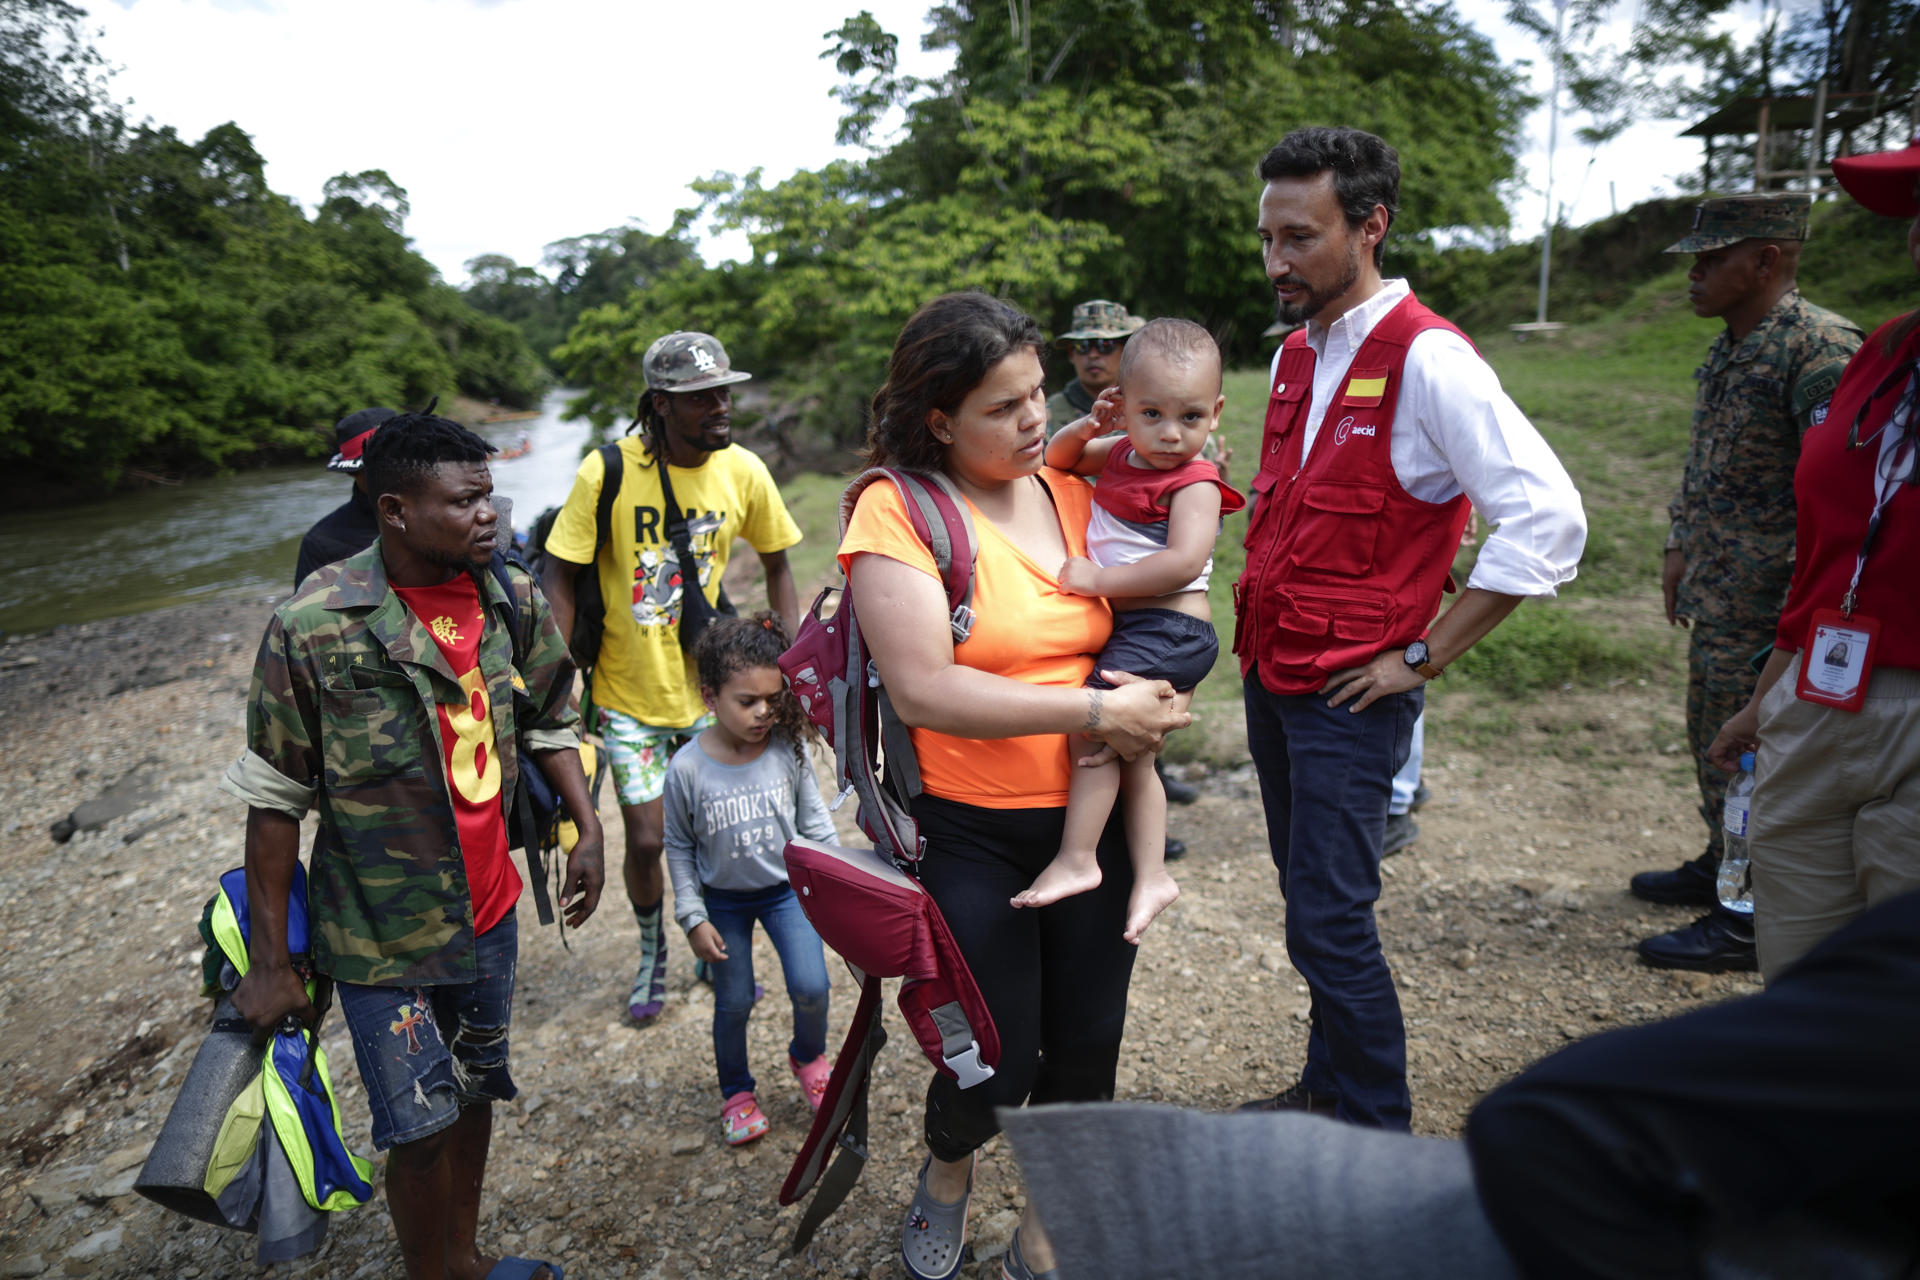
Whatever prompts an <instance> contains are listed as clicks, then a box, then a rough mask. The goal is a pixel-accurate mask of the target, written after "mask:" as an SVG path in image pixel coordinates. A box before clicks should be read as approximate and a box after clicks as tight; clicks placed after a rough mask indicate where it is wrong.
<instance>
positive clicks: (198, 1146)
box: [133, 995, 260, 1227]
mask: <svg viewBox="0 0 1920 1280" xmlns="http://www.w3.org/2000/svg"><path fill="white" fill-rule="evenodd" d="M259 1074H260V1050H259V1049H258V1048H257V1047H256V1046H255V1045H254V1043H253V1032H252V1029H251V1028H249V1027H248V1026H247V1023H246V1019H244V1018H242V1017H241V1016H240V1015H239V1014H238V1013H236V1012H235V1011H234V1008H233V999H232V997H231V996H227V995H222V996H221V997H220V999H219V1001H218V1002H217V1003H216V1004H215V1005H214V1009H213V1026H212V1028H211V1029H209V1030H208V1032H207V1038H206V1039H205V1040H203V1041H201V1042H200V1051H199V1052H198V1053H196V1054H194V1056H193V1066H192V1067H190V1068H189V1069H188V1071H187V1076H186V1079H185V1080H183V1081H181V1084H180V1092H179V1094H178V1095H177V1096H176V1097H175V1098H174V1100H173V1109H172V1110H171V1111H169V1112H167V1122H166V1123H165V1124H164V1125H162V1126H161V1127H160V1137H159V1138H158V1139H156V1140H155V1142H154V1144H153V1150H152V1151H149V1152H148V1153H147V1162H146V1164H145V1165H143V1166H142V1167H141V1169H140V1176H139V1178H138V1179H136V1180H135V1182H134V1184H133V1189H134V1190H135V1191H138V1192H139V1193H140V1194H141V1195H143V1196H145V1197H147V1199H149V1200H151V1201H153V1202H154V1203H155V1204H158V1205H160V1206H161V1207H162V1208H166V1209H171V1210H173V1211H174V1212H175V1213H184V1214H186V1215H187V1216H188V1217H189V1218H196V1219H198V1220H199V1221H201V1222H211V1223H213V1224H214V1225H215V1226H220V1227H225V1226H231V1225H232V1224H231V1223H229V1222H228V1221H227V1219H226V1216H225V1215H224V1214H222V1213H221V1212H220V1206H219V1205H218V1204H217V1203H215V1201H214V1197H213V1196H212V1195H211V1194H209V1193H208V1191H207V1188H206V1183H207V1167H208V1165H209V1163H210V1162H211V1161H212V1159H213V1152H214V1143H215V1140H216V1139H218V1138H219V1136H220V1129H221V1126H222V1125H223V1124H224V1123H225V1122H226V1119H227V1113H228V1111H229V1110H231V1109H232V1107H233V1103H234V1100H235V1099H237V1098H238V1097H239V1096H240V1094H241V1093H242V1092H243V1091H244V1090H245V1089H246V1088H247V1086H248V1085H249V1084H251V1083H252V1082H253V1080H254V1078H255V1077H257V1076H258V1075H259Z"/></svg>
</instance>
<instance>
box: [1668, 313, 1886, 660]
mask: <svg viewBox="0 0 1920 1280" xmlns="http://www.w3.org/2000/svg"><path fill="white" fill-rule="evenodd" d="M1859 345H1860V330H1859V329H1858V328H1857V327H1856V326H1855V325H1854V324H1853V323H1852V322H1851V321H1849V320H1848V319H1846V318H1845V317H1844V316H1840V315H1837V314H1835V313H1834V312H1831V311H1828V310H1826V309H1825V308H1824V307H1816V306H1814V305H1813V304H1812V303H1811V302H1808V301H1807V300H1806V299H1805V298H1803V297H1801V296H1800V294H1799V293H1798V292H1793V293H1789V294H1788V295H1787V296H1786V297H1784V298H1782V299H1781V300H1780V301H1779V302H1778V303H1776V304H1774V307H1773V310H1771V311H1769V312H1768V313H1767V314H1766V316H1765V317H1763V318H1762V319H1761V321H1760V323H1759V324H1757V325H1755V326H1754V328H1753V331H1752V332H1751V333H1749V334H1747V335H1746V337H1744V338H1741V339H1739V340H1738V341H1737V342H1736V341H1735V340H1733V338H1732V337H1731V336H1730V335H1729V334H1728V332H1727V331H1726V330H1724V329H1723V330H1721V332H1720V334H1719V336H1718V337H1716V338H1715V339H1714V340H1713V346H1712V347H1711V348H1709V349H1708V351H1707V360H1706V363H1705V364H1703V365H1701V366H1700V368H1699V369H1698V370H1696V371H1695V372H1694V378H1695V380H1696V381H1697V382H1698V383H1699V392H1698V396H1697V398H1696V399H1695V401H1694V409H1693V430H1692V434H1691V437H1690V440H1689V442H1688V445H1687V466H1686V472H1685V475H1684V478H1683V479H1682V480H1681V483H1680V491H1679V492H1678V493H1676V494H1675V495H1674V498H1673V501H1672V502H1671V503H1669V504H1668V506H1667V516H1668V518H1669V519H1670V520H1672V522H1673V527H1672V531H1671V532H1670V533H1669V535H1668V538H1667V546H1668V548H1669V549H1672V548H1678V549H1680V550H1681V551H1683V552H1685V554H1686V562H1687V568H1686V574H1685V576H1684V577H1682V578H1681V580H1680V594H1679V604H1678V609H1679V612H1681V613H1683V614H1685V615H1687V616H1688V617H1691V618H1697V619H1700V620H1703V621H1706V622H1721V623H1737V622H1741V621H1747V620H1751V621H1755V622H1761V623H1764V624H1766V625H1769V626H1770V625H1771V624H1772V623H1773V621H1774V619H1775V618H1777V617H1778V616H1779V614H1780V606H1781V604H1782V602H1783V601H1784V600H1785V599H1786V595H1787V584H1788V582H1789V581H1790V580H1791V579H1792V577H1793V518H1794V516H1793V471H1794V467H1795V465H1796V464H1797V463H1798V462H1799V459H1800V437H1801V436H1802V435H1804V434H1805V433H1806V430H1807V428H1808V427H1811V426H1813V425H1814V424H1815V423H1817V422H1819V421H1820V420H1821V419H1822V418H1824V417H1825V416H1826V411H1827V401H1828V400H1829V399H1831V398H1832V396H1833V389H1834V388H1835V387H1836V386H1838V385H1839V383H1840V373H1841V370H1843V369H1845V368H1846V365H1847V361H1848V360H1849V359H1850V358H1852V356H1853V353H1854V350H1855V349H1856V348H1858V347H1859Z"/></svg>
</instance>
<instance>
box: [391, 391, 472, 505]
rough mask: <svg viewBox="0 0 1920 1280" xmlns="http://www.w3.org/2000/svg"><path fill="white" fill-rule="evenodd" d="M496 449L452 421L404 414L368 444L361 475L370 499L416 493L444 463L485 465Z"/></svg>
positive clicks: (417, 414)
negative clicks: (427, 478) (430, 472)
mask: <svg viewBox="0 0 1920 1280" xmlns="http://www.w3.org/2000/svg"><path fill="white" fill-rule="evenodd" d="M493 451H494V450H493V446H492V445H490V444H488V443H487V442H486V441H485V440H482V439H481V438H480V437H479V436H477V435H475V434H474V433H473V432H471V431H469V430H467V429H466V428H465V427H463V426H461V425H460V424H459V423H457V422H455V421H453V420H452V419H450V418H439V417H435V416H434V415H433V413H431V412H426V413H402V414H399V415H397V416H395V417H392V418H388V419H387V420H386V421H385V422H383V423H381V424H380V427H379V429H378V430H377V431H375V432H374V433H373V438H372V439H370V440H368V441H367V448H366V452H365V453H364V454H363V455H362V458H363V461H362V464H361V474H362V475H364V476H365V477H366V479H367V496H368V497H372V498H378V497H379V496H380V495H381V494H383V493H414V492H416V491H418V490H419V488H420V486H421V484H422V483H423V482H424V481H425V480H426V476H427V473H428V472H429V471H432V470H433V469H434V468H435V467H437V466H439V465H440V464H441V463H443V462H485V461H486V460H487V455H488V454H491V453H492V452H493Z"/></svg>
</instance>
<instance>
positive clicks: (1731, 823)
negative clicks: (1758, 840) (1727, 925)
mask: <svg viewBox="0 0 1920 1280" xmlns="http://www.w3.org/2000/svg"><path fill="white" fill-rule="evenodd" d="M1752 804H1753V752H1751V751H1743V752H1741V754H1740V772H1739V773H1736V774H1735V775H1733V781H1732V782H1729V783H1728V784H1727V805H1726V808H1725V810H1723V811H1722V817H1721V819H1720V826H1721V828H1722V830H1721V841H1722V847H1721V853H1720V905H1721V906H1723V907H1725V908H1726V909H1727V910H1729V911H1738V912H1739V913H1740V914H1741V915H1745V916H1750V915H1752V914H1753V864H1752V863H1751V862H1750V861H1749V860H1748V857H1747V818H1748V816H1749V813H1750V810H1751V807H1752Z"/></svg>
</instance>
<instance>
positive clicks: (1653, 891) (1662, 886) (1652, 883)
mask: <svg viewBox="0 0 1920 1280" xmlns="http://www.w3.org/2000/svg"><path fill="white" fill-rule="evenodd" d="M1719 872H1720V864H1719V859H1717V858H1715V857H1714V856H1713V854H1712V853H1711V852H1707V853H1703V854H1701V855H1700V856H1699V857H1697V858H1695V859H1694V860H1693V861H1692V862H1683V863H1681V864H1680V865H1679V866H1678V867H1676V868H1674V869H1673V870H1672V871H1642V872H1641V873H1640V874H1639V875H1636V876H1635V877H1634V878H1633V879H1631V880H1629V881H1627V888H1628V890H1629V891H1630V892H1631V893H1632V894H1633V896H1634V897H1636V898H1639V899H1641V900H1642V901H1644V902H1662V903H1666V904H1668V905H1670V906H1677V907H1710V906H1712V905H1713V904H1714V903H1715V902H1718V901H1719V894H1718V892H1717V891H1716V889H1715V884H1716V880H1717V877H1718V876H1719Z"/></svg>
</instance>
